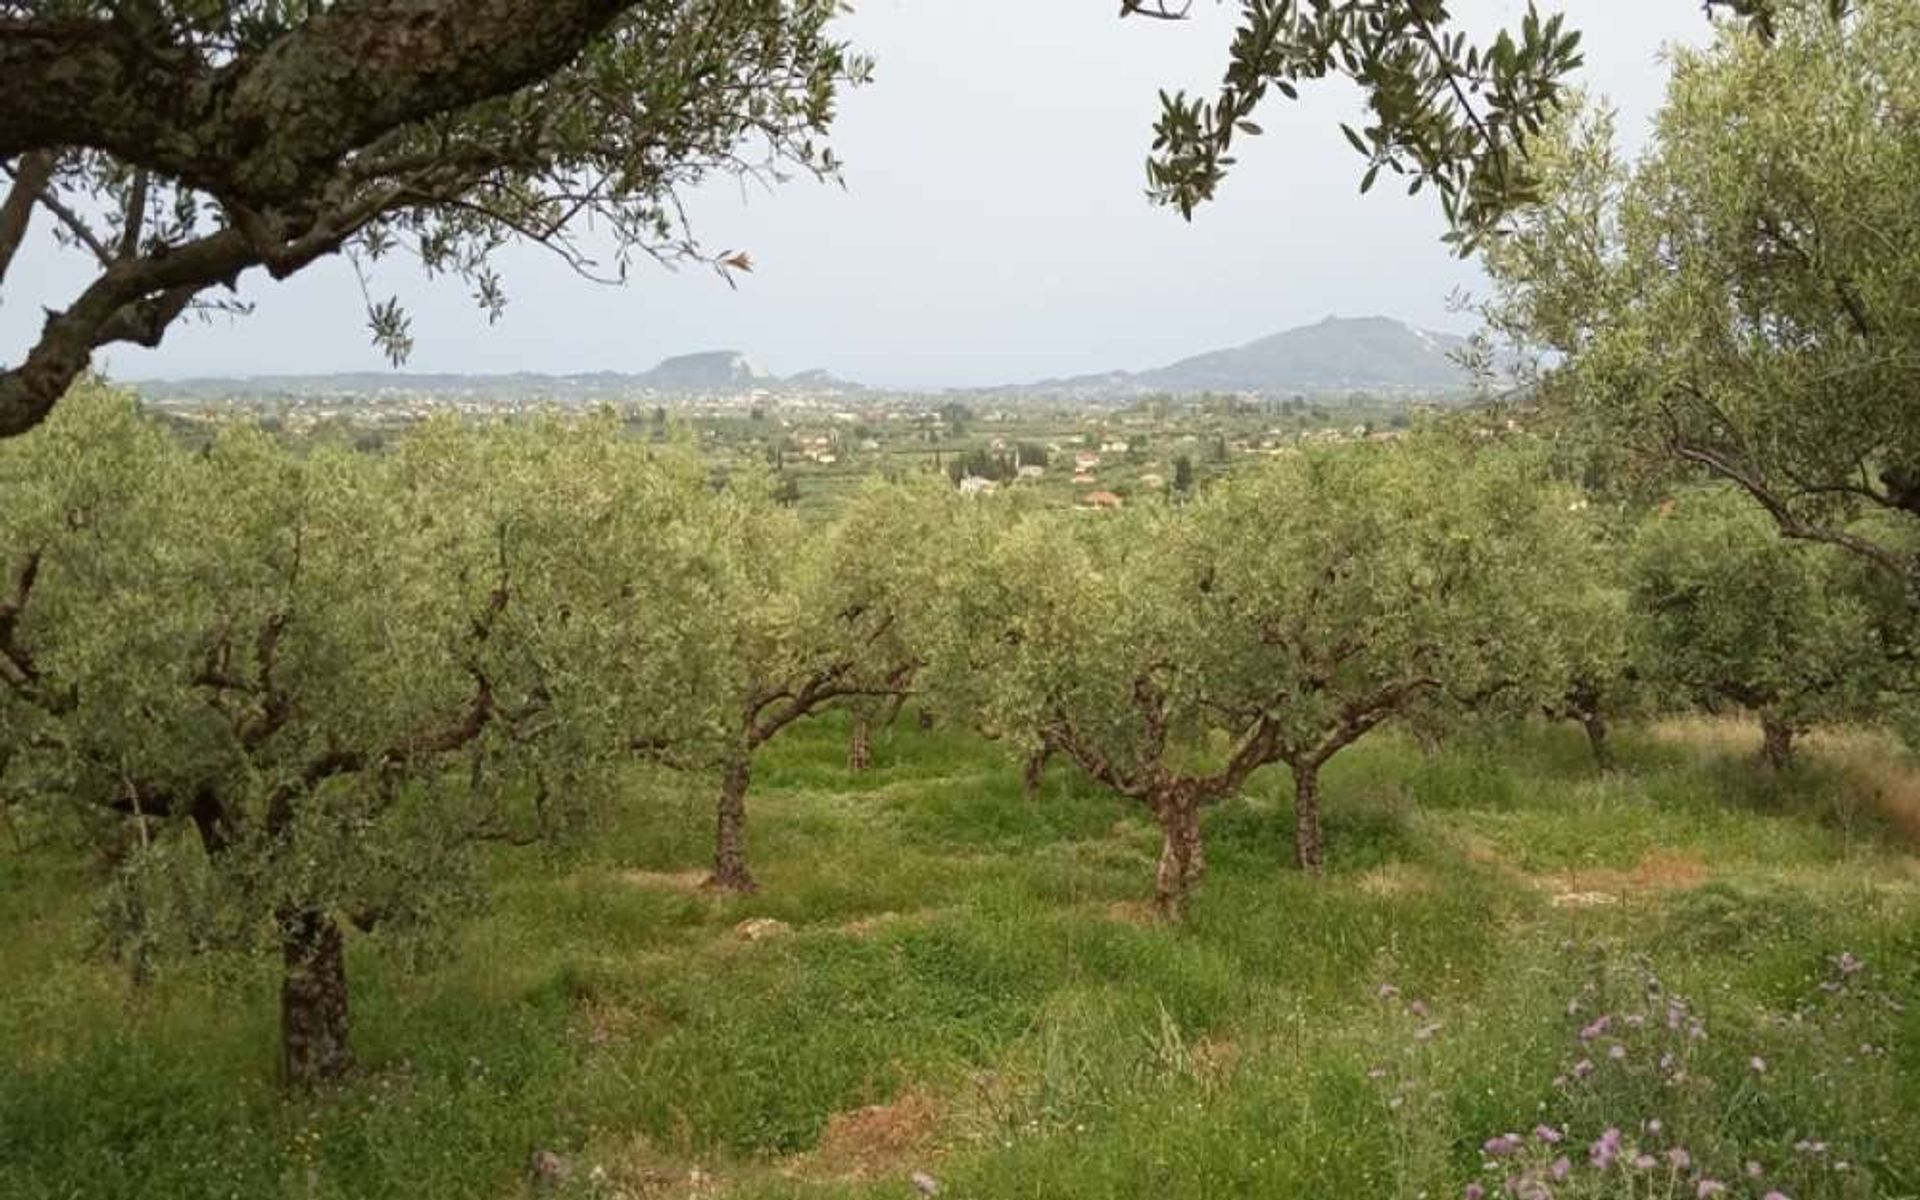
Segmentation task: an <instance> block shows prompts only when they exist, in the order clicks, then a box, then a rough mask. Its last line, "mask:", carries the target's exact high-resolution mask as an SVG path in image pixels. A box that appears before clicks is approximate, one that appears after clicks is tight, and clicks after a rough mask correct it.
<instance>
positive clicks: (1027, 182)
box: [0, 0, 1707, 387]
mask: <svg viewBox="0 0 1920 1200" xmlns="http://www.w3.org/2000/svg"><path fill="white" fill-rule="evenodd" d="M1118 7H1119V6H1118V5H1116V4H1114V3H1113V2H1112V0H1027V2H1026V3H1021V4H993V3H986V2H984V0H861V2H860V3H859V4H858V6H857V11H856V12H855V13H854V14H853V15H852V16H850V17H848V18H846V19H845V21H844V31H845V35H846V36H847V37H849V38H851V39H852V40H853V41H854V42H855V43H856V44H857V45H858V46H859V47H860V48H861V49H862V50H864V51H866V52H868V53H870V54H872V55H873V56H874V57H875V58H876V59H877V64H878V65H877V70H876V72H875V81H874V83H873V84H872V85H871V86H869V87H866V88H863V89H860V90H859V91H856V92H853V93H851V94H849V95H848V96H847V97H846V98H845V101H844V103H843V105H842V110H841V119H840V122H839V125H838V128H837V132H836V135H835V138H834V143H835V147H836V151H837V152H838V153H839V154H840V156H841V157H842V158H844V159H845V160H846V162H847V164H848V165H847V169H846V185H845V188H844V189H841V188H838V187H832V186H823V185H819V184H814V183H810V182H807V183H800V182H796V183H793V184H789V185H787V186H786V187H784V188H781V189H779V190H777V191H774V192H771V193H767V192H762V191H756V192H754V193H752V194H745V195H743V193H742V191H741V189H740V188H739V187H738V186H737V185H728V184H722V185H719V186H715V187H710V188H708V189H707V190H705V191H704V192H702V193H701V194H699V195H697V196H695V197H694V199H693V203H692V205H691V207H692V210H693V213H694V216H695V222H696V227H697V231H698V232H699V234H700V235H701V236H702V238H703V239H704V241H705V242H706V244H707V245H708V246H709V247H710V248H712V249H716V250H718V249H736V248H737V249H744V250H746V251H748V252H749V253H751V254H752V255H753V258H754V261H755V263H756V265H757V269H756V271H755V272H754V273H753V274H752V275H749V276H745V277H742V278H741V280H740V286H739V288H738V290H729V289H728V288H727V286H726V285H725V284H724V283H723V282H721V281H720V280H719V279H718V278H717V277H716V276H714V275H713V274H711V273H709V272H706V271H704V270H700V269H684V270H682V271H680V272H678V273H667V272H664V271H661V270H657V269H641V270H639V271H638V272H637V273H636V274H635V275H634V277H633V279H632V280H631V282H630V283H629V284H628V285H627V286H626V287H624V288H610V287H605V286H600V285H596V284H592V283H588V282H586V281H584V280H581V279H578V278H576V277H574V276H573V275H571V274H570V273H568V272H567V271H566V269H565V268H564V267H562V266H560V265H559V264H558V263H557V262H555V261H553V260H551V259H549V258H548V257H546V256H545V255H543V254H537V253H534V252H531V251H523V252H517V253H514V254H511V255H510V256H508V257H507V258H506V259H505V260H504V266H505V272H504V273H505V275H506V283H507V290H508V293H509V296H510V297H511V303H510V306H509V308H508V309H507V313H506V316H505V317H504V318H503V319H502V321H501V322H500V323H499V324H497V325H494V326H492V327H489V326H488V325H487V323H486V320H485V318H484V316H483V315H482V314H481V313H480V312H479V311H478V310H477V309H475V308H474V307H473V306H472V304H471V302H470V301H469V300H468V298H467V297H466V295H465V293H464V291H463V289H462V288H461V287H460V285H459V284H458V283H457V282H452V281H442V282H439V283H432V284H430V283H426V282H424V281H422V280H421V279H420V278H419V277H418V275H417V274H416V273H410V272H408V271H407V270H406V269H405V268H404V267H403V266H401V265H397V264H396V265H395V266H393V267H391V268H388V269H387V270H386V271H385V273H384V274H383V275H382V276H381V277H379V278H378V279H377V280H376V289H377V291H378V292H379V293H380V294H387V293H393V292H397V293H399V295H400V296H401V298H402V299H403V301H404V302H405V303H406V304H408V305H409V307H410V308H411V310H412V312H413V316H414V334H415V340H416V342H417V349H416V352H415V355H414V357H413V359H412V361H411V362H410V363H409V364H408V366H409V369H412V370H422V371H512V370H531V371H551V372H570V371H586V370H602V369H604V370H620V371H637V370H644V369H646V368H648V367H650V366H652V365H653V364H654V363H655V362H657V361H658V360H659V359H661V358H663V357H665V356H667V355H670V354H678V353H684V352H688V351H693V350H706V349H720V348H727V349H738V350H743V351H745V352H747V353H748V354H750V355H752V356H753V357H754V358H755V359H756V360H757V361H759V362H760V363H762V364H763V365H765V366H766V367H768V368H769V369H771V370H774V371H777V372H780V373H783V374H785V373H791V372H794V371H798V370H803V369H806V368H809V367H815V366H824V367H827V368H829V369H831V370H833V371H835V372H837V373H839V374H842V375H845V376H848V377H850V378H853V379H857V380H860V381H862V382H866V383H871V384H879V385H887V386H900V387H934V386H946V385H972V384H988V383H999V382H1009V381H1017V380H1027V379H1034V378H1039V377H1042V376H1048V375H1064V374H1071V373H1078V372H1090V371H1099V370H1106V369H1109V368H1114V367H1125V368H1130V369H1131V368H1140V367H1146V366H1152V365H1155V364H1158V363H1161V362H1164V361H1167V360H1170V359H1173V358H1177V357H1181V356H1183V355H1186V354H1190V353H1195V352H1198V351H1202V350H1208V349H1213V348H1216V347H1219V346H1224V345H1231V344H1237V343H1239V342H1244V341H1248V340H1251V339H1253V338H1256V337H1260V336H1263V335H1265V334H1268V333H1272V332H1276V331H1278V330H1280V329H1283V328H1287V327H1290V326H1293V325H1299V324H1304V323H1307V322H1310V321H1314V320H1318V319H1319V318H1320V317H1323V316H1326V315H1328V314H1338V315H1342V316H1361V315H1369V314H1374V313H1381V314H1386V315H1389V316H1395V317H1401V318H1404V319H1406V320H1409V321H1413V322H1415V323H1418V324H1425V325H1429V326H1433V327H1436V328H1459V327H1460V325H1461V318H1459V317H1457V316H1455V315H1453V314H1451V313H1449V312H1448V310H1447V305H1446V298H1447V295H1448V293H1449V292H1450V291H1451V290H1453V289H1455V288H1457V287H1466V288H1472V287H1473V286H1474V285H1475V284H1476V281H1477V280H1478V274H1477V272H1476V271H1475V270H1474V269H1473V268H1472V267H1471V265H1469V264H1463V263H1460V262H1457V261H1455V260H1453V259H1452V258H1450V257H1449V256H1448V254H1447V252H1446V251H1445V249H1444V248H1443V247H1442V246H1441V245H1440V243H1439V240H1438V236H1439V233H1440V221H1439V217H1438V211H1437V204H1436V202H1435V201H1434V200H1433V199H1432V197H1431V196H1430V195H1429V194H1425V193H1423V194H1422V195H1421V196H1419V197H1416V198H1412V199H1408V198H1407V197H1406V196H1405V195H1404V194H1403V193H1402V192H1401V191H1400V190H1398V189H1394V188H1391V187H1382V188H1379V189H1376V191H1375V192H1374V193H1373V194H1372V195H1369V196H1367V197H1364V198H1362V197H1359V196H1358V195H1357V194H1356V186H1357V183H1358V176H1359V169H1360V167H1359V163H1360V160H1359V158H1358V156H1357V155H1355V154H1354V153H1353V151H1352V150H1351V148H1349V147H1348V146H1347V145H1346V143H1345V141H1344V139H1342V138H1341V136H1340V133H1339V130H1338V128H1337V126H1336V123H1337V122H1338V121H1339V120H1340V119H1342V118H1347V117H1351V116H1354V115H1357V114H1358V112H1359V111H1360V105H1359V101H1358V96H1357V93H1355V92H1354V91H1352V90H1350V89H1347V88H1345V87H1344V86H1342V85H1338V84H1332V85H1326V86H1323V87H1320V88H1316V89H1314V90H1313V91H1311V92H1309V93H1308V94H1307V96H1306V97H1305V98H1304V99H1303V100H1302V101H1301V102H1300V103H1297V104H1286V103H1284V102H1276V103H1274V104H1273V105H1271V106H1270V107H1269V108H1268V109H1267V110H1266V111H1265V112H1264V113H1262V114H1261V116H1260V118H1259V119H1260V121H1261V123H1262V125H1263V126H1264V128H1265V129H1266V131H1267V132H1266V136H1264V137H1261V138H1257V139H1253V140H1251V141H1248V142H1246V143H1244V150H1243V151H1242V162H1241V165H1240V167H1239V169H1238V171H1237V173H1236V174H1235V175H1234V176H1233V177H1232V178H1231V179H1230V180H1229V181H1228V183H1227V185H1226V188H1225V190H1224V194H1223V195H1222V196H1221V197H1220V199H1219V200H1218V201H1217V202H1216V203H1215V204H1213V205H1212V206H1211V207H1210V208H1208V209H1206V210H1203V211H1202V212H1201V213H1200V214H1198V215H1197V216H1196V218H1195V220H1194V222H1193V223H1192V224H1191V225H1188V224H1184V223H1183V222H1182V221H1181V220H1180V219H1179V218H1178V216H1176V215H1175V214H1174V213H1172V212H1171V211H1169V210H1165V209H1157V208H1154V207H1152V206H1150V205H1149V204H1148V203H1147V202H1146V200H1145V198H1144V196H1143V194H1142V189H1143V181H1144V169H1143V163H1144V160H1145V157H1146V151H1147V145H1148V140H1149V130H1150V128H1151V125H1152V121H1153V118H1154V116H1155V113H1156V111H1157V101H1156V98H1155V94H1156V91H1157V89H1158V88H1160V87H1163V86H1164V87H1176V86H1184V87H1188V88H1209V87H1211V85H1212V84H1213V82H1214V80H1215V79H1216V78H1217V76H1218V74H1219V71H1220V69H1221V67H1222V66H1223V65H1224V63H1225V48H1226V39H1227V36H1228V34H1229V32H1230V28H1231V17H1232V12H1233V8H1234V7H1235V6H1233V5H1231V4H1221V5H1214V4H1210V3H1208V2H1207V0H1199V3H1197V4H1196V5H1195V6H1194V11H1195V18H1196V19H1194V20H1192V21H1190V22H1188V23H1186V24H1184V25H1173V24H1167V23H1163V22H1157V21H1145V20H1139V19H1134V20H1129V21H1124V22H1123V21H1120V20H1118V19H1116V18H1115V16H1114V14H1115V12H1116V11H1117V10H1118ZM1542 7H1543V8H1550V7H1551V5H1549V4H1545V3H1543V4H1542ZM1564 7H1565V9H1566V11H1567V12H1568V19H1569V21H1570V22H1572V23H1573V24H1574V25H1575V26H1577V27H1578V28H1580V29H1582V30H1583V31H1584V33H1585V35H1586V56H1587V64H1588V65H1587V68H1586V72H1585V83H1586V85H1587V86H1588V87H1589V88H1590V89H1591V90H1593V91H1595V92H1597V93H1602V94H1605V95H1607V96H1609V97H1610V98H1612V99H1613V100H1614V101H1615V102H1616V103H1617V104H1618V105H1619V106H1620V108H1621V110H1622V122H1621V128H1622V130H1623V136H1625V137H1627V138H1630V139H1632V140H1633V141H1634V142H1636V143H1637V142H1638V140H1639V139H1640V138H1641V137H1642V134H1643V131H1644V129H1645V127H1646V122H1647V119H1648V117H1649V116H1650V115H1651V113H1652V111H1653V110H1654V108H1655V106H1656V105H1657V103H1658V100H1659V96H1660V92H1661V87H1662V81H1663V79H1664V75H1665V71H1664V68H1663V67H1662V66H1661V64H1660V62H1659V57H1658V56H1659V51H1660V47H1661V46H1662V45H1663V44H1665V43H1668V42H1670V41H1674V40H1683V41H1691V42H1697V41H1700V40H1702V39H1704V37H1705V36H1706V34H1707V23H1706V19H1705V18H1704V17H1703V16H1702V15H1701V12H1700V5H1699V4H1698V3H1697V0H1564ZM1524 8H1525V5H1524V2H1523V0H1463V2H1462V3H1460V4H1459V5H1458V6H1457V10H1458V11H1459V12H1460V14H1461V16H1462V17H1463V18H1464V20H1465V26H1464V27H1465V28H1467V29H1470V30H1472V31H1473V32H1474V33H1475V35H1476V36H1479V35H1482V34H1485V33H1487V32H1489V31H1490V30H1492V29H1494V28H1495V27H1496V26H1497V25H1499V24H1503V23H1510V22H1512V21H1514V20H1517V18H1518V15H1519V14H1520V13H1521V12H1523V11H1524ZM81 284H82V278H81V276H80V275H78V274H76V273H75V271H74V265H73V264H71V263H67V262H63V261H62V260H61V259H60V257H59V256H58V255H56V254H55V253H53V252H52V251H51V249H50V247H48V246H46V245H45V244H41V245H39V246H38V247H37V248H36V250H35V251H34V252H31V253H29V254H23V256H22V260H21V261H20V262H17V263H16V264H15V266H14V269H13V271H12V272H11V274H10V277H9V279H8V282H7V285H6V293H5V295H4V297H3V298H4V301H5V303H4V304H3V305H0V360H4V361H9V362H11V361H17V359H18V356H19V354H20V353H21V351H22V350H23V349H24V347H25V346H26V344H27V342H28V339H29V338H30V336H31V334H32V333H33V332H34V331H35V330H36V329H37V327H38V324H39V319H40V316H39V314H40V310H41V308H42V307H45V306H55V307H58V306H62V305H64V304H66V303H68V302H69V301H70V300H71V298H72V296H73V294H74V292H75V291H76V290H77V289H78V288H79V287H80V286H81ZM243 293H244V295H245V296H246V297H247V298H249V299H252V300H254V301H257V302H258V305H259V308H258V311H257V312H256V313H255V314H254V315H253V316H251V317H249V318H246V319H245V320H243V321H241V322H240V323H238V324H231V323H227V322H224V321H223V322H221V323H219V324H215V325H212V326H182V327H179V328H177V329H175V330H174V331H173V332H172V333H170V334H169V335H168V338H167V343H166V345H165V346H164V347H162V348H161V349H160V350H158V351H153V352H148V351H139V350H132V349H128V348H124V347H118V348H115V349H114V350H113V351H112V352H111V354H110V355H109V356H108V360H107V361H108V367H109V369H110V371H111V372H112V373H113V374H115V375H117V376H120V377H123V378H129V377H141V376H149V375H198V374H222V375H236V374H264V373H275V372H309V371H338V370H364V369H379V368H381V367H383V366H384V360H383V359H382V358H381V357H380V355H379V354H378V353H377V352H376V351H375V350H374V349H373V348H372V347H371V345H370V344H369V343H368V340H367V337H366V329H365V319H364V310H363V308H362V305H361V301H360V294H359V287H358V284H357V283H356V282H355V280H354V277H353V274H352V272H351V270H350V269H349V268H348V267H347V266H346V265H345V264H344V263H341V262H338V261H331V262H326V263H322V264H320V265H318V266H316V267H314V268H312V269H310V270H308V271H306V272H305V273H303V274H302V275H300V276H299V277H297V278H296V279H295V280H293V281H290V282H288V283H281V284H275V283H272V282H270V281H267V280H266V279H265V278H264V276H263V275H262V274H261V273H260V272H254V273H252V274H250V275H248V276H247V277H246V280H245V283H244V285H243Z"/></svg>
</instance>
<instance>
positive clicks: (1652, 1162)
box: [1633, 1154, 1660, 1171]
mask: <svg viewBox="0 0 1920 1200" xmlns="http://www.w3.org/2000/svg"><path fill="white" fill-rule="evenodd" d="M1659 1165H1660V1160H1659V1159H1657V1158H1655V1157H1654V1156H1653V1155H1651V1154H1636V1155H1634V1156H1633V1168H1634V1170H1636V1171H1651V1170H1653V1169H1654V1168H1655V1167H1657V1166H1659Z"/></svg>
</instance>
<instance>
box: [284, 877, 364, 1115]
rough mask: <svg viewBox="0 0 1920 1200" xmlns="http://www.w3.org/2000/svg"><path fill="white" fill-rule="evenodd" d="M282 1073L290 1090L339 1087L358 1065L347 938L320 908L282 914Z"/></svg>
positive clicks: (338, 925) (301, 909)
mask: <svg viewBox="0 0 1920 1200" xmlns="http://www.w3.org/2000/svg"><path fill="white" fill-rule="evenodd" d="M280 950H281V955H282V957H283V959H284V960H285V964H286V974H285V976H284V978H283V979H282V980H281V983H280V1074H281V1079H282V1080H283V1081H284V1082H285V1083H286V1085H287V1086H288V1087H292V1088H301V1089H307V1088H315V1087H321V1086H324V1085H326V1084H329V1083H334V1082H337V1081H338V1080H339V1079H341V1078H342V1077H343V1076H345V1075H346V1073H347V1071H348V1069H349V1068H351V1067H352V1066H353V1054H352V1051H351V1050H350V1049H349V1047H348V1043H347V1033H348V1021H347V956H346V939H345V938H344V937H343V936H342V935H341V932H340V924H339V922H337V921H335V920H334V919H333V917H332V916H331V915H330V914H328V913H326V912H323V911H321V910H319V909H311V908H299V909H291V910H287V911H283V912H282V913H281V914H280Z"/></svg>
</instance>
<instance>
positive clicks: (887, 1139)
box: [788, 1089, 946, 1182]
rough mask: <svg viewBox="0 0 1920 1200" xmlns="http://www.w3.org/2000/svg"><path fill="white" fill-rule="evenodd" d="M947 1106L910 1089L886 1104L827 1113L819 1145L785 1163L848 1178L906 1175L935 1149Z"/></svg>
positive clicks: (811, 1173)
mask: <svg viewBox="0 0 1920 1200" xmlns="http://www.w3.org/2000/svg"><path fill="white" fill-rule="evenodd" d="M945 1114H946V1106H945V1105H944V1104H943V1103H941V1102H940V1101H939V1100H938V1099H936V1098H935V1097H933V1096H932V1095H930V1094H928V1093H927V1092H925V1091H921V1090H918V1089H909V1090H908V1091H906V1092H903V1093H902V1094H901V1095H900V1096H899V1097H897V1098H896V1099H894V1100H893V1101H892V1102H891V1103H889V1104H869V1105H867V1106H866V1107H865V1108H856V1109H853V1110H851V1111H848V1112H841V1113H835V1114H834V1115H833V1116H831V1117H829V1118H828V1119H827V1128H826V1131H825V1132H824V1133H822V1134H821V1135H820V1147H819V1149H817V1150H814V1151H813V1152H812V1153H809V1154H804V1155H801V1156H800V1157H798V1158H796V1159H794V1160H792V1162H790V1163H789V1164H788V1166H789V1168H790V1170H791V1172H792V1173H793V1174H797V1175H801V1176H806V1177H810V1178H824V1179H833V1180H838V1181H841V1182H852V1181H856V1180H864V1179H881V1178H886V1177H889V1176H895V1175H898V1176H905V1175H906V1174H907V1173H909V1172H911V1171H914V1170H916V1169H919V1168H922V1167H924V1166H926V1164H927V1162H928V1161H929V1159H930V1158H931V1157H932V1156H933V1154H934V1153H935V1151H936V1150H937V1149H938V1140H939V1139H938V1134H939V1130H940V1122H941V1120H942V1118H943V1117H944V1116H945Z"/></svg>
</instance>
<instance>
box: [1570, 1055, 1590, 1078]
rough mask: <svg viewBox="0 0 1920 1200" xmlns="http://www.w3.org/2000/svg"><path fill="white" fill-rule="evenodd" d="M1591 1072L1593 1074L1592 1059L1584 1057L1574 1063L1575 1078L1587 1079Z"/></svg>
mask: <svg viewBox="0 0 1920 1200" xmlns="http://www.w3.org/2000/svg"><path fill="white" fill-rule="evenodd" d="M1591 1074H1593V1060H1592V1059H1590V1058H1583V1059H1581V1060H1580V1061H1579V1062H1577V1063H1575V1064H1573V1077H1574V1078H1575V1079H1585V1078H1586V1077H1587V1076H1589V1075H1591Z"/></svg>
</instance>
